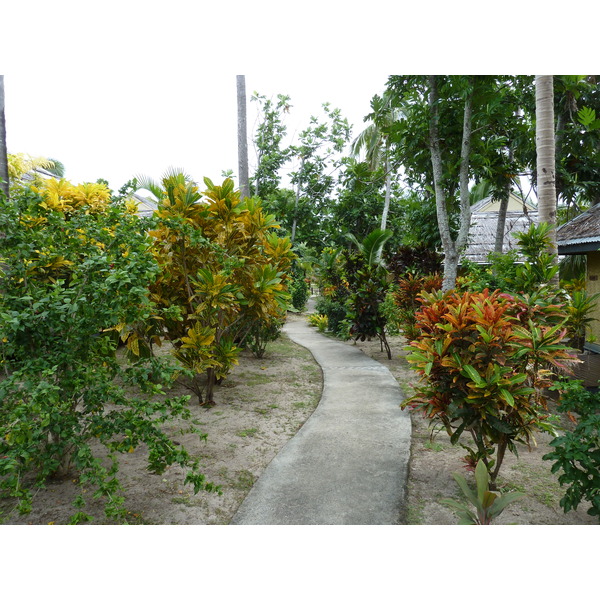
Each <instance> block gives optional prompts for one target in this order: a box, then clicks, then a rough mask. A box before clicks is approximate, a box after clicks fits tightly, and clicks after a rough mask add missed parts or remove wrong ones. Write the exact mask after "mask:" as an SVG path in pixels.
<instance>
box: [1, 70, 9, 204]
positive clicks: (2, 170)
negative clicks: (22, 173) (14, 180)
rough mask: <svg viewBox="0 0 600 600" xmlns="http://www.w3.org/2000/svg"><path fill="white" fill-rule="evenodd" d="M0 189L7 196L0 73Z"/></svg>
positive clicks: (4, 123) (2, 91)
mask: <svg viewBox="0 0 600 600" xmlns="http://www.w3.org/2000/svg"><path fill="white" fill-rule="evenodd" d="M0 179H1V180H2V181H1V182H0V189H1V190H2V191H3V192H4V193H5V194H6V197H7V198H8V197H9V195H8V183H9V179H8V151H7V148H6V120H5V118H4V75H0Z"/></svg>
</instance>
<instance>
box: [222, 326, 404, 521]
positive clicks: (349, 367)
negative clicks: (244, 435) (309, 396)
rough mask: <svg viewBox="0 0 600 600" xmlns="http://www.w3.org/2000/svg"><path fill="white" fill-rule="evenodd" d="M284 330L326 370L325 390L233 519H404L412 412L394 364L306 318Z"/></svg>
mask: <svg viewBox="0 0 600 600" xmlns="http://www.w3.org/2000/svg"><path fill="white" fill-rule="evenodd" d="M284 331H285V333H286V334H287V335H288V336H289V337H290V338H291V339H292V340H293V341H294V342H296V343H298V344H300V345H302V346H305V347H306V348H308V349H309V350H310V351H311V353H312V354H313V356H314V358H315V360H316V361H317V362H318V363H319V365H320V366H321V368H322V370H323V395H322V398H321V401H320V403H319V405H318V406H317V408H316V409H315V411H314V413H313V414H312V415H311V417H310V418H309V419H308V420H307V421H306V423H305V424H304V425H303V426H302V428H301V429H300V430H299V431H298V433H297V434H296V435H295V436H294V437H293V438H292V439H291V440H290V441H289V442H288V443H287V444H286V445H285V446H284V447H283V448H282V449H281V451H280V452H279V454H277V456H276V457H275V458H274V459H273V460H272V461H271V463H270V464H269V466H268V467H267V469H266V470H265V471H264V473H263V474H262V475H261V476H260V477H259V479H258V481H257V482H256V483H255V485H254V487H253V488H252V490H251V491H250V493H249V494H248V496H247V497H246V499H245V500H244V502H243V503H242V505H241V506H240V509H239V510H238V512H237V513H236V515H235V516H234V517H233V519H232V521H231V524H232V525H392V524H399V523H401V522H402V519H403V513H404V503H405V487H406V479H407V472H408V458H409V454H410V431H411V426H410V417H409V415H408V414H407V413H406V412H405V411H402V410H401V409H400V406H399V405H400V403H401V402H402V393H401V391H400V387H399V385H398V383H397V381H396V380H395V379H394V377H393V376H392V374H391V373H390V372H389V370H388V369H387V368H386V367H384V366H383V365H381V364H380V363H378V362H377V361H374V360H373V359H371V358H369V357H368V356H366V355H365V354H363V353H362V352H361V351H360V350H359V349H358V348H357V347H355V346H349V345H347V344H345V343H343V342H341V341H338V340H334V339H331V338H329V337H326V336H324V335H322V334H320V333H318V331H316V329H314V328H311V327H309V326H308V325H307V323H306V322H305V321H295V322H288V323H287V324H286V325H285V327H284Z"/></svg>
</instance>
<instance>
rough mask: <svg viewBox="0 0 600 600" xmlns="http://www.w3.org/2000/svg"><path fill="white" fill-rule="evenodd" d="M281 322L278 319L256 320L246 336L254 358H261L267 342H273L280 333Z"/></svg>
mask: <svg viewBox="0 0 600 600" xmlns="http://www.w3.org/2000/svg"><path fill="white" fill-rule="evenodd" d="M282 326H283V322H282V321H281V320H279V319H272V320H269V321H256V322H255V323H254V324H253V325H252V329H251V330H250V335H249V336H248V347H249V348H250V350H252V353H253V354H254V356H256V358H262V357H263V356H264V354H265V351H266V349H267V344H268V343H269V342H274V341H275V340H276V339H277V338H279V336H280V334H281V328H282Z"/></svg>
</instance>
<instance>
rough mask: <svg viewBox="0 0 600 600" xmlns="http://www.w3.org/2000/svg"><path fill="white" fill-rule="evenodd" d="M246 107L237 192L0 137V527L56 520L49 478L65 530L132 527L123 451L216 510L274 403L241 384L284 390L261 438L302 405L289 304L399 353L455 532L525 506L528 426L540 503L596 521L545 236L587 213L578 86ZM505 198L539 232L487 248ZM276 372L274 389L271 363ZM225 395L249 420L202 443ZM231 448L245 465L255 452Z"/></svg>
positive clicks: (592, 464)
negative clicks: (96, 169)
mask: <svg viewBox="0 0 600 600" xmlns="http://www.w3.org/2000/svg"><path fill="white" fill-rule="evenodd" d="M0 82H1V80H0ZM238 89H239V88H238ZM3 93H4V92H3V90H2V97H3ZM249 101H250V103H253V105H254V106H256V108H257V110H258V113H259V119H258V122H257V126H256V127H255V129H254V130H253V131H252V133H251V136H252V141H253V145H254V147H255V148H256V165H255V168H254V169H253V170H252V171H250V169H248V166H247V158H246V164H245V168H242V165H243V163H244V161H243V160H241V161H240V165H241V167H240V171H239V176H238V177H239V180H238V181H237V182H236V181H235V179H236V178H235V176H234V174H233V173H223V174H222V177H221V179H220V180H219V181H213V180H211V179H209V178H208V177H206V178H204V179H203V181H202V182H201V183H199V182H197V181H195V180H194V179H193V178H192V177H190V176H189V175H188V174H186V173H184V172H182V171H181V170H177V169H169V170H167V171H166V172H165V173H163V174H162V175H156V177H157V178H154V177H152V176H149V175H147V174H137V175H135V176H132V179H131V180H130V181H128V182H126V183H125V184H124V185H123V186H122V188H121V189H119V190H118V191H116V192H115V191H114V190H111V189H109V187H108V185H107V184H106V182H104V181H102V180H98V181H97V182H95V183H83V184H78V185H76V184H73V183H71V182H70V181H69V180H68V179H65V178H64V173H65V167H64V166H63V165H62V164H61V163H60V162H59V161H58V160H55V159H49V158H48V159H33V158H31V157H28V156H24V155H12V154H8V153H7V151H6V147H5V145H4V148H3V151H2V152H0V179H2V185H3V187H2V190H1V191H0V204H1V206H0V232H1V234H0V261H1V271H0V278H1V279H0V342H1V344H0V362H1V367H2V372H1V374H0V490H1V497H0V518H3V519H5V520H6V522H28V521H27V518H28V515H29V514H33V513H34V512H35V510H36V503H38V504H39V503H40V502H42V503H46V507H45V508H46V509H47V510H46V511H45V512H44V513H43V515H44V517H43V519H44V520H45V522H53V521H54V520H55V519H54V517H53V513H52V507H48V506H47V504H48V497H49V494H48V493H47V491H48V490H49V489H56V487H55V486H56V485H57V483H60V482H68V485H69V486H70V488H71V495H70V498H69V511H70V513H69V517H68V522H71V523H82V522H89V521H90V520H92V518H93V517H94V515H95V517H96V522H98V519H99V518H100V522H104V521H102V519H105V520H106V522H139V521H136V520H135V519H134V518H132V512H131V507H132V506H135V498H131V497H130V496H128V494H127V489H126V487H127V482H126V481H125V479H123V478H122V477H121V473H122V472H123V470H124V467H125V465H126V464H127V463H128V461H130V460H135V461H138V462H140V461H142V462H143V465H142V464H141V463H140V465H141V466H140V468H141V469H142V471H141V472H142V473H145V477H146V479H147V480H148V481H151V482H155V483H150V484H148V485H149V487H152V486H154V487H156V486H160V485H161V484H162V483H168V485H173V486H175V488H176V489H177V490H178V492H177V493H181V495H182V503H183V498H185V501H186V502H187V505H188V506H194V502H195V500H194V498H201V499H203V498H216V497H219V496H221V497H222V496H227V494H228V493H229V490H230V489H231V485H228V483H227V482H229V484H231V483H232V481H233V483H235V485H234V486H233V487H236V486H237V490H238V492H239V494H238V495H239V497H240V499H239V501H238V499H237V496H236V500H235V501H234V502H231V501H230V502H229V505H228V506H229V508H228V510H229V511H230V512H231V511H232V510H234V509H235V506H236V504H235V503H236V502H241V498H243V494H244V493H245V492H247V491H248V488H249V487H250V486H251V485H252V482H253V481H254V479H255V475H253V474H252V473H250V472H249V471H248V470H245V471H236V473H235V477H234V478H233V479H231V478H230V479H228V478H227V476H226V474H227V473H229V475H231V464H229V465H228V463H227V459H226V456H227V452H229V451H231V448H232V447H233V446H236V445H239V444H241V443H242V441H243V442H244V443H246V441H250V442H252V441H254V442H257V441H258V438H260V436H259V435H257V432H259V431H261V428H262V429H263V430H265V436H266V435H267V434H266V430H269V431H270V432H272V431H271V430H273V429H274V426H273V423H274V422H275V421H273V422H271V421H269V420H268V418H270V417H271V416H273V415H275V413H276V412H277V411H278V410H280V408H281V407H280V406H279V405H280V404H281V405H283V404H284V402H285V400H284V399H280V400H275V399H274V398H275V395H270V396H269V395H268V390H267V388H264V389H263V388H261V389H262V392H259V393H258V396H260V395H261V394H262V395H264V398H263V400H264V401H263V402H262V403H259V401H260V398H253V397H252V396H256V395H257V394H256V391H257V390H256V389H253V383H254V382H256V383H258V382H264V383H267V380H268V376H269V374H274V375H273V378H274V379H275V381H270V380H269V384H270V383H273V385H274V387H276V390H277V392H276V393H277V395H278V396H279V397H281V396H286V395H289V397H290V398H293V401H292V402H291V403H289V402H288V408H289V411H291V412H294V411H295V412H294V416H293V419H291V420H288V421H286V424H285V425H282V423H283V421H278V425H277V427H281V428H282V429H285V434H284V435H283V437H281V438H280V439H278V441H277V442H273V443H274V444H275V443H280V444H282V443H285V440H286V439H288V438H289V437H290V436H291V435H293V434H294V433H295V431H297V429H298V428H299V427H300V426H301V424H302V422H303V420H305V419H306V418H307V417H308V416H309V414H310V412H311V410H312V409H314V406H315V405H316V402H318V389H319V382H318V377H319V374H318V370H317V369H315V368H314V365H312V363H311V359H310V357H309V356H306V355H302V354H301V353H298V352H299V351H297V350H294V349H293V348H292V347H293V344H291V342H289V340H287V341H286V339H285V336H283V335H281V330H282V327H283V324H284V323H285V321H286V320H287V319H295V318H306V319H307V320H308V322H309V324H310V325H312V326H314V327H316V328H317V329H318V330H319V331H321V332H322V333H323V334H324V335H329V336H335V337H337V338H339V339H340V340H343V341H345V342H346V343H356V344H364V345H367V344H370V346H369V349H370V350H369V351H370V352H372V353H374V354H376V355H377V359H378V360H381V362H383V363H384V364H385V363H386V362H387V363H388V364H392V363H393V362H394V361H396V362H395V363H394V364H396V365H399V366H398V369H399V370H398V371H397V372H396V371H393V373H394V375H396V376H397V377H398V378H399V380H400V378H402V381H401V385H403V391H404V396H405V400H404V402H403V403H402V406H401V409H402V410H406V411H409V412H410V414H411V418H412V420H413V428H414V430H415V431H417V430H418V431H425V430H426V431H427V436H423V437H422V439H421V438H419V440H420V441H419V443H420V444H422V445H423V446H424V447H425V448H429V450H431V452H436V451H438V450H441V451H443V452H446V449H450V450H451V451H452V452H453V453H454V454H452V456H457V457H458V458H457V460H458V462H457V463H456V466H453V467H451V469H454V471H457V473H456V474H455V482H456V484H455V488H454V490H453V492H452V497H451V498H439V499H438V500H439V503H440V504H444V503H445V506H447V507H448V508H449V510H451V511H452V514H454V515H455V517H456V518H455V521H454V522H461V523H477V524H479V523H481V524H485V523H490V522H492V521H493V520H494V519H495V518H496V517H498V516H499V515H500V513H502V512H503V511H504V510H505V508H506V507H507V506H509V505H512V504H513V503H518V502H519V501H520V500H521V499H522V497H523V496H524V495H527V494H528V492H530V490H528V489H527V486H525V488H524V489H522V488H521V487H519V486H518V485H516V484H515V482H514V481H511V476H510V471H509V470H508V468H507V466H506V465H507V464H508V461H509V460H511V459H510V458H509V457H513V456H514V457H517V458H518V457H519V456H520V455H522V454H523V453H526V452H527V451H528V448H532V447H534V446H535V444H536V437H537V438H539V437H540V436H542V437H544V436H545V437H544V439H547V440H549V441H548V451H547V452H546V453H544V455H543V457H542V460H543V462H544V464H545V465H547V472H546V475H545V476H546V477H548V478H553V480H554V481H555V482H556V489H557V490H559V492H558V496H559V506H560V511H561V512H564V513H565V514H566V513H569V512H571V511H576V510H577V509H578V507H579V510H580V511H582V510H583V512H584V513H587V514H588V515H589V516H590V517H592V518H594V519H598V518H600V493H599V491H598V490H599V489H600V448H599V445H598V432H599V424H600V423H599V418H600V417H599V412H598V406H599V404H598V402H599V396H598V394H597V393H596V392H595V391H594V390H593V389H585V388H584V387H583V385H582V383H581V382H580V381H578V380H577V379H576V378H575V377H574V371H573V369H574V367H575V366H576V365H577V364H578V361H579V359H578V355H581V353H582V352H583V351H584V343H585V342H586V340H588V339H589V323H590V322H591V320H592V318H593V316H592V315H593V311H594V307H595V304H596V301H597V298H596V297H595V296H593V295H589V294H588V293H587V292H586V289H585V282H586V277H585V274H586V270H585V269H586V267H585V263H584V262H582V261H581V260H578V258H579V257H574V258H575V259H573V257H571V258H570V259H564V260H559V257H558V254H557V244H556V229H557V227H558V226H559V225H560V224H562V223H564V222H566V221H568V220H569V219H572V218H573V217H574V216H576V215H577V214H579V213H580V212H582V211H584V210H585V209H586V208H588V207H590V206H592V205H594V204H596V203H598V202H599V201H600V168H599V167H600V165H599V164H598V154H597V148H598V143H599V142H600V119H598V118H597V116H596V115H597V111H600V90H599V86H598V81H597V79H596V76H538V77H534V76H399V75H393V76H390V77H389V78H388V81H387V83H386V89H385V91H384V92H383V94H381V95H374V96H373V98H372V101H371V112H370V113H369V114H368V115H366V116H365V124H364V128H363V129H362V131H358V132H353V131H352V128H351V127H350V125H349V123H348V121H347V119H346V118H344V116H343V113H342V110H341V109H339V108H334V107H332V106H331V105H330V104H328V103H324V104H323V105H322V113H321V114H319V115H315V116H313V117H311V119H310V121H309V123H308V124H307V125H306V127H305V128H304V129H303V130H302V132H301V134H300V135H299V136H298V137H297V140H296V141H295V143H294V144H290V143H288V140H287V137H286V133H287V127H286V117H287V115H288V114H289V113H290V111H292V110H293V103H292V102H293V100H292V98H290V97H289V96H286V95H284V94H280V95H278V96H277V97H276V98H267V97H266V96H264V95H261V94H260V93H258V92H254V93H253V94H252V95H251V97H250V100H249ZM245 102H246V98H245V97H243V95H242V97H240V96H238V104H239V105H244V104H245ZM0 104H2V103H0ZM241 114H243V111H241ZM1 116H2V119H0V121H2V127H4V116H3V114H2V115H1ZM0 133H1V132H0ZM243 146H244V144H240V147H243ZM243 154H244V152H243V151H241V152H240V156H241V157H242V158H243ZM67 167H68V165H67ZM136 194H137V195H136ZM139 194H146V195H148V194H149V195H151V196H152V197H153V198H154V200H155V202H156V204H157V209H156V211H155V212H154V214H153V215H152V216H149V217H140V216H139V214H138V204H137V202H136V197H138V196H139ZM511 194H513V195H517V196H518V197H519V198H522V199H523V200H526V199H527V200H533V201H534V203H536V204H537V209H538V213H539V220H538V222H537V223H532V225H531V226H530V227H529V229H528V230H527V231H523V232H521V233H519V234H518V235H517V236H516V237H517V240H516V241H517V246H518V250H511V251H506V250H505V243H504V242H505V239H504V238H505V228H504V220H505V219H506V213H507V207H508V200H509V196H510V195H511ZM485 197H491V198H492V200H493V202H494V203H495V205H497V207H498V227H497V232H496V237H495V244H494V248H493V251H491V252H490V254H489V256H488V258H487V261H486V262H485V263H471V262H469V261H467V260H465V259H464V251H465V249H466V247H467V245H468V243H469V233H470V227H471V222H472V221H471V207H472V206H473V204H474V203H475V202H477V201H478V200H480V199H481V198H485ZM311 295H313V296H316V298H315V299H314V311H312V313H311V314H310V315H309V316H307V317H304V316H303V315H304V311H305V310H306V307H307V302H308V300H309V297H310V296H311ZM293 361H298V369H299V370H298V371H295V372H294V377H293V378H291V379H290V378H288V377H287V376H286V374H285V373H284V372H283V371H281V370H272V369H275V367H276V366H277V365H279V367H280V368H284V366H285V365H286V363H287V365H288V367H289V368H290V369H291V368H292V363H293ZM400 363H401V365H400ZM294 364H296V363H294ZM400 366H401V368H400ZM261 371H264V374H263V373H261ZM407 372H410V373H411V376H410V377H409V376H406V373H407ZM261 376H263V377H264V378H266V379H265V380H264V381H263V380H261ZM278 378H279V379H278ZM277 379H278V380H277ZM281 385H284V386H285V387H284V390H285V393H282V392H281V389H280V386H281ZM232 386H235V388H233V387H232ZM232 389H235V394H234V395H233V396H232V393H231V392H232ZM288 390H289V394H288ZM302 394H304V396H303V395H302ZM308 397H310V398H311V399H310V401H309V400H307V398H308ZM266 398H268V399H266ZM243 402H246V404H243ZM300 405H302V406H300ZM225 406H229V407H236V410H238V411H239V410H242V406H244V407H245V408H244V410H245V412H244V414H245V415H247V416H248V417H249V419H250V420H248V421H247V422H244V423H245V424H244V425H243V427H242V426H238V427H239V428H238V429H237V430H236V431H235V436H236V438H234V441H231V440H230V438H227V437H226V436H225V434H222V439H221V440H215V439H214V438H215V436H218V435H219V433H218V432H219V429H218V427H217V426H216V424H217V423H218V422H219V420H220V419H222V418H224V417H223V413H222V412H221V414H219V413H220V411H221V409H222V408H224V407H225ZM248 406H251V407H252V409H251V410H250V411H247V410H246V408H247V407H248ZM399 410H400V407H399ZM286 414H290V413H286ZM284 420H285V419H284ZM419 428H420V429H419ZM207 429H210V433H207V431H206V430H207ZM264 439H266V437H265V438H264ZM225 441H227V444H225ZM211 444H215V447H219V448H220V453H221V456H220V457H217V458H214V456H215V455H212V456H213V459H211V460H213V462H214V461H216V460H220V461H221V462H220V463H219V464H220V466H219V469H220V471H219V470H212V471H211V470H210V468H207V464H209V462H210V461H209V459H208V456H209V455H210V452H211V450H210V447H211ZM219 444H221V446H219ZM252 448H253V452H256V453H261V452H264V457H265V461H266V462H264V464H265V465H266V464H267V463H268V460H270V458H272V456H273V453H274V452H276V449H277V448H276V447H274V448H271V449H269V450H268V451H267V450H264V449H261V448H262V447H260V446H252ZM415 451H416V450H415V448H414V447H413V452H415ZM457 452H458V455H457V454H456V453H457ZM432 456H433V455H432ZM434 459H435V457H434ZM452 464H454V463H452ZM228 468H229V469H230V471H229V472H228ZM207 471H208V472H207ZM450 475H451V476H452V475H453V473H452V472H450ZM152 478H154V479H152ZM409 487H410V481H409ZM175 488H174V489H175ZM207 502H208V506H212V504H211V502H212V501H211V500H208V501H207ZM97 506H101V510H102V513H101V516H100V517H98V513H97V508H96V507H97ZM410 508H411V507H410V506H409V511H410ZM32 511H33V512H32ZM413 515H414V507H413ZM229 516H231V514H229ZM15 519H16V521H15ZM19 519H20V520H19ZM206 522H227V516H223V517H222V518H221V521H219V520H218V519H217V520H210V519H208V520H207V521H206ZM409 522H419V521H418V519H414V520H413V521H410V519H409Z"/></svg>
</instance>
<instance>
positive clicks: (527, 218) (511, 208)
mask: <svg viewBox="0 0 600 600" xmlns="http://www.w3.org/2000/svg"><path fill="white" fill-rule="evenodd" d="M499 209H500V201H497V200H493V199H492V198H491V197H487V198H484V199H483V200H480V201H479V202H477V203H476V204H474V205H473V206H472V207H471V229H470V232H469V243H468V244H467V248H466V249H465V252H464V255H463V257H464V258H466V259H468V260H470V261H472V262H476V263H482V264H486V263H488V262H489V261H488V255H489V253H490V252H493V251H494V246H495V243H496V227H497V223H498V210H499ZM537 222H538V212H537V208H536V207H535V206H534V205H533V204H531V202H528V201H526V200H522V199H521V198H519V197H518V196H516V195H515V194H512V193H511V195H510V198H509V203H508V210H507V212H506V223H505V225H504V243H503V248H502V251H503V252H507V251H509V250H513V249H514V250H517V249H518V245H517V240H516V239H515V237H514V234H515V233H517V232H523V231H527V230H528V229H529V227H530V225H531V224H532V223H537Z"/></svg>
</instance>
